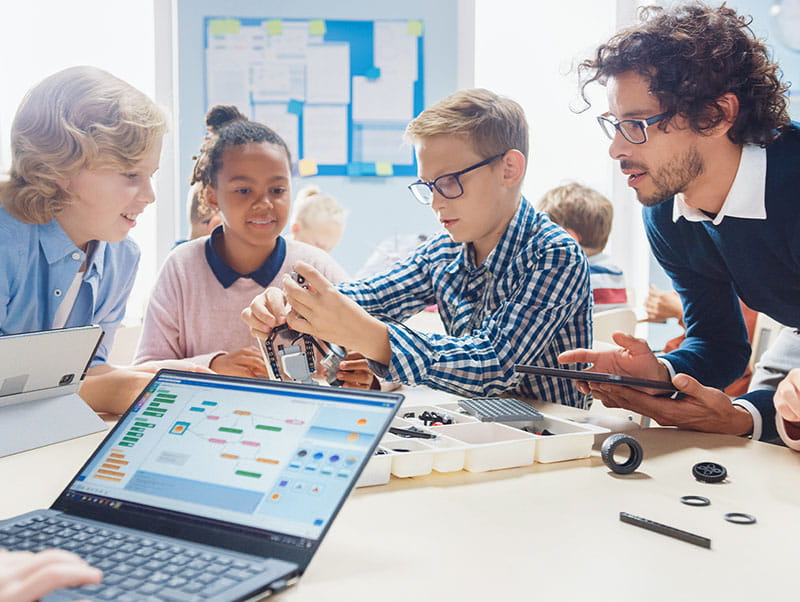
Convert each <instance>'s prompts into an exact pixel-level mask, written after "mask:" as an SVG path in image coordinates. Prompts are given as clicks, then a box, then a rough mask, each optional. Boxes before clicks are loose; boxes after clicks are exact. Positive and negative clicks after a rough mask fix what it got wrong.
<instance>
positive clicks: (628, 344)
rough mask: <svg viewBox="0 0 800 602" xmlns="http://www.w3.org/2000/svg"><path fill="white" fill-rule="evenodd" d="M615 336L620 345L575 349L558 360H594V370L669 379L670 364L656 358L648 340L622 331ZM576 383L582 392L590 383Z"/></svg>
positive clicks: (651, 378) (565, 361)
mask: <svg viewBox="0 0 800 602" xmlns="http://www.w3.org/2000/svg"><path fill="white" fill-rule="evenodd" d="M612 337H613V339H614V342H615V343H616V344H617V345H619V346H620V347H621V348H620V349H612V350H609V351H592V350H591V349H573V350H571V351H565V352H564V353H562V354H561V355H559V356H558V361H559V362H561V363H562V364H577V363H588V364H593V366H592V368H591V370H592V371H594V372H606V373H608V374H619V375H621V376H633V377H636V378H647V379H650V380H663V381H667V382H669V371H668V370H667V367H666V366H665V365H664V364H662V363H661V362H659V361H658V359H656V356H655V354H654V353H653V352H652V351H651V350H650V347H649V346H648V345H647V341H645V340H644V339H637V338H635V337H632V336H630V335H628V334H625V333H622V332H615V333H614V334H613V335H612ZM577 387H578V390H579V391H580V392H581V393H583V394H586V393H589V383H587V382H586V381H578V383H577Z"/></svg>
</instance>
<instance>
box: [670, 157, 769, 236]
mask: <svg viewBox="0 0 800 602" xmlns="http://www.w3.org/2000/svg"><path fill="white" fill-rule="evenodd" d="M766 184H767V149H765V148H761V147H760V146H758V145H756V144H745V145H744V146H743V147H742V156H741V158H740V159H739V169H738V170H737V171H736V177H735V178H734V180H733V185H732V186H731V189H730V190H729V191H728V196H727V197H726V198H725V202H724V203H723V204H722V207H721V208H720V210H719V213H717V215H716V217H714V218H711V217H709V216H708V215H706V214H705V213H703V212H702V211H700V210H699V209H695V208H694V207H690V206H689V205H687V204H686V201H685V200H684V196H683V193H681V192H679V193H678V194H676V195H675V202H674V203H673V205H672V221H674V222H677V221H678V219H679V218H681V217H683V218H685V219H686V220H688V221H690V222H702V221H710V222H712V223H713V224H714V225H715V226H718V225H719V224H720V222H722V220H723V218H725V217H727V216H730V217H739V218H744V219H767V208H766V201H765V199H764V191H765V189H766Z"/></svg>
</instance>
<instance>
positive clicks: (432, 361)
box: [339, 199, 592, 406]
mask: <svg viewBox="0 0 800 602" xmlns="http://www.w3.org/2000/svg"><path fill="white" fill-rule="evenodd" d="M339 290H341V291H342V292H343V293H344V294H345V295H347V296H349V297H351V298H352V299H353V300H354V301H356V302H357V303H358V304H359V305H361V306H362V307H363V308H364V309H366V310H367V311H368V312H369V313H371V314H373V315H375V316H376V317H379V318H380V317H383V318H386V319H387V320H391V322H389V323H388V324H387V325H388V328H389V340H390V343H391V347H392V360H391V363H390V365H389V366H388V367H386V370H385V371H382V372H384V373H383V374H381V376H384V377H385V378H388V379H389V380H393V381H400V382H404V383H407V384H412V385H415V384H420V385H427V386H429V387H431V388H433V389H440V390H443V391H448V392H451V393H456V394H460V395H465V396H496V395H500V394H502V393H507V392H513V393H518V394H521V395H524V396H527V397H534V398H539V399H544V400H547V401H554V402H558V403H562V404H566V405H572V406H583V405H584V399H583V395H581V394H580V393H578V391H577V390H576V389H575V388H574V385H573V384H571V383H570V382H568V381H565V380H561V379H559V380H557V379H552V378H546V377H539V376H534V375H525V376H523V375H519V374H516V373H514V364H541V365H545V366H561V367H570V368H574V369H580V368H583V367H584V366H582V365H579V366H575V365H572V366H563V365H560V364H558V362H557V360H556V357H557V356H558V354H559V353H561V352H562V351H566V350H568V349H574V348H575V347H589V346H590V345H591V326H592V324H591V307H592V306H591V292H590V288H589V267H588V264H587V262H586V257H585V256H584V254H583V252H582V251H581V249H580V247H579V246H578V244H577V243H576V242H575V241H574V240H573V239H572V238H571V237H570V236H569V235H567V234H566V232H564V230H562V229H561V228H560V227H559V226H556V225H555V224H553V223H552V222H551V221H550V220H549V219H548V218H547V216H546V215H544V214H542V213H537V212H536V211H535V210H534V209H533V207H532V205H530V204H529V203H528V202H527V201H526V200H525V199H523V200H522V202H521V203H520V208H519V209H518V210H517V212H516V214H515V215H514V217H513V218H512V220H511V222H510V224H509V226H508V228H507V229H506V232H505V233H504V234H503V237H502V238H501V239H500V242H499V243H498V245H497V247H496V248H495V249H494V251H493V252H492V253H491V254H490V255H489V257H488V258H487V259H486V261H484V263H483V264H482V265H481V266H478V267H476V266H475V265H474V263H473V261H472V246H471V245H469V244H460V243H455V242H453V241H452V240H451V239H450V237H449V236H448V235H447V234H446V233H442V234H440V235H438V236H435V237H433V238H432V239H429V240H428V241H427V242H425V243H423V244H422V245H421V246H420V247H418V248H417V250H416V251H415V252H414V253H413V254H412V255H411V256H410V257H408V258H407V259H405V260H403V261H401V262H398V263H397V264H395V265H394V266H393V268H392V269H391V270H390V271H388V272H386V273H383V274H380V275H377V276H374V277H372V278H369V279H365V280H361V281H358V282H353V283H349V284H340V285H339ZM434 303H435V304H437V305H438V308H439V315H440V316H441V318H442V321H443V323H444V326H445V330H446V332H447V333H448V335H447V336H443V335H437V334H423V333H417V332H414V331H412V330H410V329H408V328H406V327H404V326H402V325H400V324H397V323H395V321H401V320H404V319H406V318H408V317H410V316H412V315H414V314H416V313H417V312H419V311H420V310H422V309H423V308H424V307H426V306H428V305H431V304H434Z"/></svg>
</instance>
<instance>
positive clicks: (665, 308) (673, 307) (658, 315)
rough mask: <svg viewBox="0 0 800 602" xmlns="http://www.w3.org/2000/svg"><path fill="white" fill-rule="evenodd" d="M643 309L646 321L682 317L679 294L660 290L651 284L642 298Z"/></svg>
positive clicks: (660, 320) (661, 320) (664, 320)
mask: <svg viewBox="0 0 800 602" xmlns="http://www.w3.org/2000/svg"><path fill="white" fill-rule="evenodd" d="M644 309H645V311H646V312H647V321H648V322H666V321H667V318H677V319H678V320H680V319H681V318H682V317H683V305H681V297H680V295H678V293H676V292H675V291H662V290H660V289H657V288H656V287H654V286H653V285H652V284H651V285H650V292H648V293H647V299H645V300H644Z"/></svg>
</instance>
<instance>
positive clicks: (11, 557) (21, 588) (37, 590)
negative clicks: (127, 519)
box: [0, 550, 103, 602]
mask: <svg viewBox="0 0 800 602" xmlns="http://www.w3.org/2000/svg"><path fill="white" fill-rule="evenodd" d="M102 579H103V573H102V572H101V571H100V570H99V569H96V568H93V567H91V566H89V565H88V564H86V562H84V561H83V559H81V558H80V557H79V556H76V555H75V554H71V553H70V552H65V551H63V550H45V551H44V552H39V553H38V554H32V553H30V552H7V551H5V550H0V602H34V601H35V600H39V599H40V598H43V597H44V596H46V595H47V594H49V593H50V592H53V591H55V590H57V589H62V588H67V587H79V586H82V585H89V584H93V583H100V581H101V580H102Z"/></svg>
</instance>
